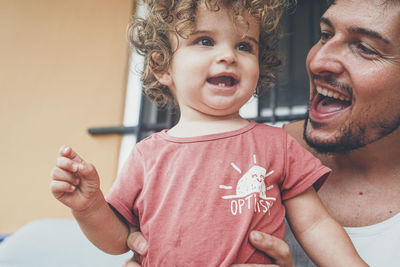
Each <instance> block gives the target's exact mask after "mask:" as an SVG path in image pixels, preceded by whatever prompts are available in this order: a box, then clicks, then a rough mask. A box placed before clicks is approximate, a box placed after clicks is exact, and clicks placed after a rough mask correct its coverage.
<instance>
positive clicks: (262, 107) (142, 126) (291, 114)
mask: <svg viewBox="0 0 400 267" xmlns="http://www.w3.org/2000/svg"><path fill="white" fill-rule="evenodd" d="M324 9H325V1H324V0H322V1H321V0H304V1H298V4H297V7H296V10H295V12H291V13H290V14H287V15H286V16H285V17H284V18H283V21H282V22H283V28H284V33H285V35H284V37H283V38H282V40H281V42H280V47H281V51H282V55H284V59H285V60H284V61H285V65H284V68H283V71H282V72H281V73H280V75H279V77H278V83H277V84H276V86H275V87H273V88H271V89H270V90H269V91H268V92H266V93H264V95H262V96H261V97H260V98H259V100H258V108H257V115H256V116H255V117H253V118H248V119H252V120H255V121H257V122H260V123H271V124H275V123H279V122H290V121H295V120H300V119H303V118H304V117H305V112H306V106H307V102H308V94H309V81H308V77H307V73H306V69H305V60H306V56H307V53H308V51H309V49H310V48H311V47H312V45H313V44H314V43H315V42H316V41H317V40H318V38H319V19H320V16H321V14H322V13H323V11H324ZM296 107H300V112H299V111H296ZM282 110H284V112H280V111H282ZM178 118H179V112H178V111H177V110H176V109H174V107H172V106H168V107H167V108H163V109H159V108H157V107H156V106H155V105H154V104H152V103H150V102H149V101H147V100H146V99H145V97H142V100H141V104H140V112H139V120H138V124H137V126H117V127H100V128H89V133H90V134H92V135H99V134H132V133H134V134H135V135H136V140H137V141H140V140H141V139H143V138H145V137H146V136H148V135H150V134H151V133H153V132H157V131H160V130H162V129H168V128H171V127H172V126H173V125H174V124H175V123H176V122H177V120H178Z"/></svg>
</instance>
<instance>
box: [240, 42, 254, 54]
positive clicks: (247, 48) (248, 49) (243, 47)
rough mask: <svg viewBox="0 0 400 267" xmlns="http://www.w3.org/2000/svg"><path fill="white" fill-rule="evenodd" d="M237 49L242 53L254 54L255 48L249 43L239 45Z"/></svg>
mask: <svg viewBox="0 0 400 267" xmlns="http://www.w3.org/2000/svg"><path fill="white" fill-rule="evenodd" d="M236 47H237V50H240V51H245V52H250V53H251V52H253V48H252V46H251V45H250V44H249V43H239V44H238V45H237V46H236Z"/></svg>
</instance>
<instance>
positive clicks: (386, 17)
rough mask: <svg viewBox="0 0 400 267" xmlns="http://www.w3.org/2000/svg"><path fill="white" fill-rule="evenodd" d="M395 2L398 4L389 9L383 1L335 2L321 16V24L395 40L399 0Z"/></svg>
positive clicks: (398, 31)
mask: <svg viewBox="0 0 400 267" xmlns="http://www.w3.org/2000/svg"><path fill="white" fill-rule="evenodd" d="M396 1H397V3H398V4H397V5H391V8H389V7H388V6H387V5H383V4H382V2H383V0H363V1H358V0H336V1H334V3H333V4H332V5H331V6H330V7H329V8H328V9H327V10H326V12H325V13H324V14H323V15H322V17H321V23H323V24H326V25H328V26H331V27H345V28H346V29H348V31H350V32H352V33H360V34H363V33H365V34H367V35H369V34H371V35H372V37H374V35H375V36H376V37H379V36H381V37H382V39H384V40H386V41H388V40H391V39H393V40H396V39H398V38H400V0H396Z"/></svg>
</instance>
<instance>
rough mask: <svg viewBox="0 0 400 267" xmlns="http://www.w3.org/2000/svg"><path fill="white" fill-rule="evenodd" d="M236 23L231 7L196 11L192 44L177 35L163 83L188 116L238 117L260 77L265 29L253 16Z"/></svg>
mask: <svg viewBox="0 0 400 267" xmlns="http://www.w3.org/2000/svg"><path fill="white" fill-rule="evenodd" d="M244 18H245V23H235V22H234V21H233V15H232V13H231V11H230V10H229V9H227V8H224V7H221V8H220V10H219V11H217V12H215V11H210V10H208V9H207V8H206V7H205V6H204V5H201V6H199V8H198V10H197V12H196V22H195V23H196V24H195V30H194V32H193V33H192V34H191V35H189V37H188V38H187V39H184V38H182V37H179V36H178V37H176V38H175V36H172V37H171V38H170V39H171V42H172V48H173V50H174V51H175V52H174V55H173V57H172V63H171V65H170V68H169V69H168V72H167V73H166V74H164V75H162V77H161V79H160V82H161V83H163V84H164V85H167V86H168V87H169V88H170V89H171V91H172V92H173V94H174V96H175V98H176V100H177V102H178V104H179V108H180V110H181V114H182V115H188V114H190V115H191V116H199V115H200V116H212V117H214V116H231V115H233V116H238V112H239V109H240V107H241V106H242V105H244V104H245V103H246V102H247V100H249V98H250V97H251V96H252V94H253V92H254V90H255V88H256V85H257V81H258V77H259V62H258V49H259V47H258V40H259V35H260V29H259V24H258V23H257V22H256V20H255V19H254V18H253V17H251V16H250V15H249V14H246V15H245V16H244Z"/></svg>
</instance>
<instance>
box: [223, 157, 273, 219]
mask: <svg viewBox="0 0 400 267" xmlns="http://www.w3.org/2000/svg"><path fill="white" fill-rule="evenodd" d="M253 162H254V166H252V167H251V168H250V169H249V170H248V171H247V172H245V173H244V174H243V175H242V176H241V178H240V179H239V181H238V183H237V185H236V190H235V194H233V195H225V196H222V198H223V199H228V200H230V203H231V205H230V207H231V212H232V214H233V215H236V214H241V213H242V212H243V210H244V209H249V210H252V209H254V212H264V213H267V212H268V214H269V212H270V208H271V207H272V205H273V203H274V201H276V198H275V197H268V196H267V191H268V190H271V189H272V188H273V185H271V186H269V187H266V186H265V179H266V178H267V177H268V176H270V175H271V174H273V173H274V171H273V170H271V171H270V172H268V173H267V170H266V169H265V168H263V167H261V166H259V165H257V158H256V155H253ZM231 166H232V167H233V168H234V169H235V170H236V171H237V172H238V173H239V174H242V170H241V169H240V168H239V167H238V166H236V164H235V163H233V162H232V163H231ZM219 188H220V189H224V190H232V189H233V187H232V186H227V185H220V186H219Z"/></svg>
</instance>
